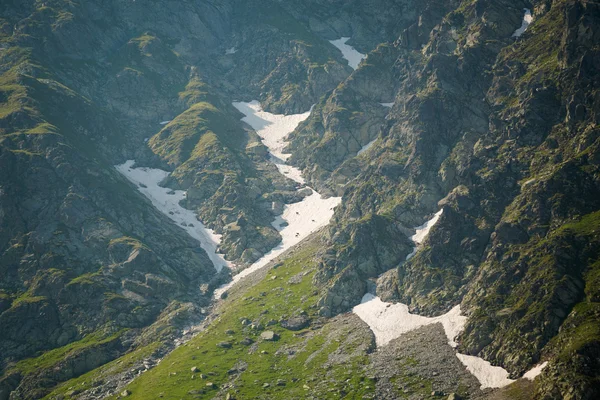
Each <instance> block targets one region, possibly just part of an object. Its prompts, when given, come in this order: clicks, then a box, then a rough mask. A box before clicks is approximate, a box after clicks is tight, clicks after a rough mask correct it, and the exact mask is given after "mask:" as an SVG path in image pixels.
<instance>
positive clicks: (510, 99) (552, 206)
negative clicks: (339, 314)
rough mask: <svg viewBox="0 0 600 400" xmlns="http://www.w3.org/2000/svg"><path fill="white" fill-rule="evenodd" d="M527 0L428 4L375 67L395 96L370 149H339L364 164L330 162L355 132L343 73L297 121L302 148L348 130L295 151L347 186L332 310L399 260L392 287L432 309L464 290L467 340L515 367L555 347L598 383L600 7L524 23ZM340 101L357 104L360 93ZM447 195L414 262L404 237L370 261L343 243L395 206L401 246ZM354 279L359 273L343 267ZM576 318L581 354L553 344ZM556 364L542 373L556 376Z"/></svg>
mask: <svg viewBox="0 0 600 400" xmlns="http://www.w3.org/2000/svg"><path fill="white" fill-rule="evenodd" d="M524 6H526V4H525V3H523V4H512V3H510V4H509V3H508V2H487V1H478V2H464V4H461V6H460V7H458V5H453V6H452V7H450V8H449V9H448V12H447V13H444V14H438V13H432V12H429V10H427V11H424V12H423V13H422V14H421V19H420V22H419V24H418V25H414V26H409V27H408V28H406V30H405V31H404V33H402V34H401V35H400V38H399V40H398V41H397V42H396V43H395V47H396V49H395V50H394V51H395V52H396V54H397V56H395V57H394V61H393V62H389V61H387V62H386V63H384V64H383V65H382V67H381V68H387V70H388V71H389V70H391V71H394V72H393V74H392V76H393V77H394V78H395V80H396V81H395V87H396V89H395V100H396V103H395V105H394V107H393V108H392V109H391V111H390V112H389V114H388V115H387V117H386V121H385V123H384V124H382V126H381V134H380V139H379V140H378V141H376V142H375V143H374V146H373V148H372V149H370V150H369V153H368V154H369V158H368V160H364V161H361V157H360V156H359V157H357V158H356V159H355V160H347V161H346V162H345V163H344V168H345V170H348V171H351V172H353V173H354V175H349V177H350V179H335V177H336V176H337V177H338V178H339V175H336V174H334V175H333V176H334V178H330V177H331V176H332V174H331V171H332V170H333V169H334V168H336V166H337V165H339V162H340V161H339V160H336V161H337V162H338V164H336V162H331V159H332V157H335V155H336V152H335V151H334V149H335V148H338V147H339V148H344V147H346V148H347V147H351V146H353V144H352V143H353V142H354V141H355V138H354V136H356V135H359V132H361V126H360V123H356V124H354V125H340V124H330V125H326V123H324V122H325V121H329V119H328V118H329V117H332V116H334V115H335V112H331V111H330V113H329V114H326V115H324V112H326V111H327V110H328V109H327V107H328V106H329V107H330V108H329V110H333V107H331V106H330V105H332V104H336V103H337V104H339V99H340V91H342V92H343V91H344V90H348V89H347V88H346V87H341V88H338V89H336V90H335V91H334V92H333V93H332V94H331V95H329V96H328V97H327V99H325V100H323V101H322V102H321V103H320V105H319V106H318V107H317V111H320V112H319V113H317V114H315V115H314V116H313V120H312V121H307V123H306V124H304V125H303V126H301V127H300V128H299V129H298V130H297V131H296V132H295V133H294V134H293V136H292V137H293V138H294V140H296V141H297V143H298V144H299V145H298V146H297V147H298V148H302V147H306V146H315V147H313V148H314V149H318V148H319V147H318V146H321V145H322V144H323V143H327V140H328V138H331V137H336V138H339V139H338V140H339V142H340V143H339V144H338V143H336V142H335V141H330V142H331V143H335V144H334V145H328V146H329V147H327V149H328V150H329V151H327V152H325V153H326V154H328V157H320V158H319V159H320V160H321V161H317V160H316V158H317V157H314V158H311V157H312V153H314V151H313V152H305V153H302V152H301V153H298V155H297V156H296V157H295V158H294V161H295V162H296V163H297V164H298V165H302V166H303V167H305V168H307V167H308V166H310V168H307V172H308V173H309V174H311V176H312V177H313V179H315V180H318V181H319V183H320V184H321V185H324V186H326V187H329V188H330V189H331V190H332V192H338V193H339V192H340V191H342V192H343V193H344V197H343V202H342V205H341V207H340V208H339V209H338V210H337V212H336V215H335V217H334V219H335V223H334V224H333V225H332V226H331V228H330V239H329V245H328V249H326V250H324V251H323V253H322V254H323V255H322V256H321V259H322V264H321V271H322V272H321V273H320V274H317V279H321V280H324V281H327V280H329V284H330V285H331V287H332V289H331V291H330V293H329V294H328V295H327V297H326V298H324V299H323V305H325V306H330V305H331V302H332V300H331V299H334V303H336V304H337V306H336V308H334V312H335V310H338V311H341V310H344V309H348V308H349V307H351V306H352V305H354V304H356V303H357V302H358V301H359V300H360V298H361V296H362V294H363V293H364V290H366V279H367V278H372V277H375V276H377V274H379V273H381V272H382V271H385V270H387V269H392V268H397V272H396V273H395V274H392V275H391V276H388V275H390V273H388V274H387V275H386V276H388V278H387V279H386V280H385V282H386V283H385V285H384V286H385V287H383V286H382V289H385V293H387V296H388V298H390V299H398V300H400V301H402V302H404V303H407V304H409V306H410V308H411V309H412V310H414V311H417V312H421V313H425V314H438V313H441V312H443V311H445V310H448V309H449V308H450V307H451V306H453V305H455V304H457V303H459V302H461V301H462V303H463V307H464V309H466V310H467V313H468V314H469V315H470V320H469V321H470V322H469V323H468V325H467V329H466V331H465V333H464V334H463V336H462V349H463V351H466V352H467V353H471V354H478V355H481V356H484V357H485V358H486V359H488V360H490V361H491V362H492V363H495V364H499V365H502V366H504V367H505V368H507V369H508V370H509V371H510V372H511V373H512V374H513V376H519V375H520V374H522V373H523V371H525V370H526V369H527V368H528V367H529V366H531V365H533V364H535V363H537V362H538V361H539V360H540V359H541V358H551V359H554V360H555V362H556V363H557V368H560V371H561V373H566V371H567V369H569V370H570V372H569V373H568V374H569V376H572V377H573V378H574V379H576V380H577V381H580V382H582V388H581V389H578V390H577V391H576V392H577V393H578V394H577V395H574V396H584V394H585V396H588V395H589V393H595V392H593V390H595V389H592V388H593V386H594V384H593V382H594V379H595V378H593V377H594V376H596V372H594V371H596V370H595V369H594V368H595V367H592V368H591V369H588V370H584V369H583V365H584V363H586V362H587V361H586V360H588V359H589V358H588V356H587V353H586V351H590V352H591V353H590V354H593V351H594V350H593V349H594V348H595V347H594V346H596V345H597V340H598V339H597V335H596V334H595V333H591V332H589V331H587V328H583V327H584V326H586V324H587V323H588V321H591V320H592V319H594V318H596V317H595V316H594V315H597V314H595V311H593V310H595V305H594V304H595V300H593V296H590V295H588V294H586V292H585V289H584V288H585V287H586V285H588V284H589V283H588V282H591V279H593V278H591V276H594V274H595V272H594V271H595V264H596V260H597V254H596V253H595V251H594V250H593V249H594V248H595V247H596V245H595V240H596V233H595V228H593V226H595V225H594V224H595V222H593V221H595V212H596V211H597V210H598V206H599V204H598V203H597V198H598V171H597V168H598V156H597V150H598V149H597V127H596V123H597V111H596V110H597V96H596V92H597V85H598V81H597V79H598V78H597V74H594V73H592V72H591V71H592V70H591V68H593V67H592V66H595V65H596V61H597V60H596V59H597V58H598V55H597V51H598V50H597V45H596V44H595V42H593V40H594V38H596V37H597V29H598V28H597V27H598V21H597V15H598V14H597V9H596V6H595V5H594V4H588V3H585V4H584V3H581V2H567V1H554V2H552V3H550V2H539V3H536V4H535V7H534V23H533V24H532V25H531V26H530V27H529V29H528V30H527V31H526V32H525V34H524V35H523V36H522V37H520V38H518V39H515V38H514V37H512V34H513V32H514V31H515V29H516V28H517V27H518V26H519V25H520V20H521V18H522V17H523V12H522V7H524ZM453 7H455V9H453ZM369 57H371V54H370V55H369ZM368 59H369V58H367V60H368ZM361 68H362V67H361ZM361 68H359V69H358V70H357V71H356V72H355V73H354V74H353V75H352V76H351V78H349V80H348V82H350V81H351V80H352V78H353V77H355V76H358V75H359V73H360V72H361ZM383 75H384V76H385V73H384V74H383ZM367 76H368V75H367ZM370 78H371V79H374V80H377V79H378V77H370ZM584 93H585V95H584ZM349 97H350V98H353V99H354V98H359V99H360V98H361V97H360V96H349ZM346 105H347V110H345V112H347V113H348V114H349V115H351V114H352V113H357V112H360V111H362V109H364V105H363V104H359V103H354V104H352V103H350V102H347V103H346ZM321 110H324V111H321ZM331 121H335V119H333V118H331ZM327 129H330V130H331V131H333V132H327ZM346 131H347V133H346ZM323 138H325V139H323ZM293 143H294V142H292V146H293V145H294V144H293ZM292 146H291V148H293V147H292ZM340 158H343V157H340ZM315 163H316V164H317V165H318V166H317V167H315V166H314V165H315ZM319 163H320V164H319ZM324 170H325V171H326V172H323V171H324ZM313 171H315V172H313ZM327 179H330V180H329V181H327ZM439 208H443V209H444V212H443V214H442V216H441V217H440V219H439V221H438V222H437V224H436V225H435V226H434V227H433V229H432V230H431V232H430V235H429V237H428V239H427V240H426V242H425V243H424V244H423V247H422V249H421V251H419V252H418V253H417V255H416V256H415V257H413V258H412V259H411V260H410V261H408V262H404V259H403V257H401V254H400V253H402V255H405V254H407V249H408V246H407V247H406V248H405V249H403V250H401V251H400V253H398V255H397V256H396V257H390V258H384V259H383V260H384V262H383V263H382V265H380V266H379V268H378V270H377V271H375V270H373V271H367V272H366V273H364V272H365V271H364V270H362V272H361V269H360V268H359V267H357V263H355V262H354V257H353V256H352V254H353V253H352V252H349V251H348V250H347V249H352V250H353V251H355V252H356V253H358V254H360V255H361V257H366V254H368V253H369V252H370V251H371V250H369V248H370V247H369V246H368V245H364V244H360V241H356V240H354V234H356V233H357V232H361V231H362V230H364V229H368V228H367V227H368V226H369V224H370V222H368V221H371V220H372V219H373V218H376V217H379V218H381V217H386V218H387V219H388V221H389V224H391V225H395V226H397V227H398V228H397V229H398V234H397V236H398V237H399V239H397V240H394V241H388V242H386V241H382V246H383V247H384V248H386V250H382V249H379V250H378V252H382V251H383V252H385V251H388V252H390V251H392V252H393V251H395V250H393V249H397V248H398V246H399V243H402V240H403V238H404V237H406V235H410V234H411V233H410V232H411V227H414V226H418V225H420V224H421V223H423V221H424V219H425V218H427V217H428V215H431V214H433V212H435V211H437V210H438V209H439ZM572 221H574V222H573V223H574V225H569V223H571V222H572ZM583 226H592V228H590V229H584V228H583ZM578 238H581V239H578ZM336 265H339V266H347V269H344V268H340V267H335V266H336ZM348 280H350V281H354V282H355V284H354V285H348V284H339V283H338V282H339V281H348ZM361 282H362V283H361ZM361 291H362V292H361ZM345 305H347V306H348V307H345ZM583 310H585V312H584V311H583ZM572 313H574V314H573V315H571V314H572ZM582 314H583V315H582ZM577 315H579V316H580V317H575V316H577ZM568 321H569V322H568ZM572 321H577V322H572ZM577 324H581V327H582V328H581V330H580V331H578V332H577V337H578V339H574V342H573V347H570V348H569V349H570V351H571V352H572V353H571V354H575V355H577V356H576V357H580V358H578V359H577V361H573V362H571V363H568V364H567V363H565V362H564V361H559V359H558V358H552V357H557V356H556V354H557V353H556V352H557V351H558V350H556V349H557V347H555V346H556V345H555V341H560V340H563V341H564V340H565V339H564V336H562V335H561V334H559V331H560V330H561V329H565V330H566V329H570V332H574V330H573V329H577V328H575V326H576V325H577ZM561 327H564V328H561ZM567 327H570V328H567ZM584 331H585V332H586V333H584ZM557 334H558V336H557ZM553 338H554V339H553ZM559 338H563V339H559ZM584 349H585V350H584ZM563 356H564V353H563ZM558 365H560V366H558ZM567 365H568V366H567ZM592 365H595V364H594V363H593V362H592ZM549 371H551V370H549ZM553 371H554V372H548V374H552V373H553V374H554V376H555V377H556V374H557V373H558V372H557V371H558V370H556V369H555V370H553ZM575 377H576V378H575ZM557 382H558V381H557ZM561 382H564V381H561ZM538 388H539V390H538V392H539V394H540V396H541V395H544V396H564V395H565V393H566V392H565V391H566V390H571V389H566V385H565V384H564V383H556V385H555V384H552V385H550V386H548V380H546V381H545V383H544V385H540V386H539V387H538ZM573 398H579V397H573ZM582 398H585V397H582Z"/></svg>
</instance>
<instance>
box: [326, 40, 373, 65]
mask: <svg viewBox="0 0 600 400" xmlns="http://www.w3.org/2000/svg"><path fill="white" fill-rule="evenodd" d="M348 40H350V38H349V37H343V38H340V39H337V40H330V41H329V43H331V44H332V45H334V46H335V47H337V48H338V49H340V51H341V52H342V56H343V57H344V58H345V59H346V60H348V65H349V66H350V67H351V68H352V69H356V68H358V64H360V62H361V61H362V60H363V59H364V58H366V57H367V56H366V55H364V54H362V53H359V52H358V51H357V50H356V49H355V48H354V47H352V46H350V45H348V44H346V42H347V41H348Z"/></svg>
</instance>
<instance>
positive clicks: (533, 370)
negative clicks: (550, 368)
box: [523, 361, 548, 381]
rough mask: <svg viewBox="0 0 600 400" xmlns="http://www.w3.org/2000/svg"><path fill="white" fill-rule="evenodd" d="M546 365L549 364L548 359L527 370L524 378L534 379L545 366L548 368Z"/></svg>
mask: <svg viewBox="0 0 600 400" xmlns="http://www.w3.org/2000/svg"><path fill="white" fill-rule="evenodd" d="M546 365H548V361H544V362H543V363H541V364H538V365H536V366H535V367H533V368H531V369H530V370H529V371H527V372H525V375H523V378H525V379H529V380H530V381H532V380H534V379H535V378H536V377H537V376H538V375H539V374H541V373H542V371H543V370H544V368H546Z"/></svg>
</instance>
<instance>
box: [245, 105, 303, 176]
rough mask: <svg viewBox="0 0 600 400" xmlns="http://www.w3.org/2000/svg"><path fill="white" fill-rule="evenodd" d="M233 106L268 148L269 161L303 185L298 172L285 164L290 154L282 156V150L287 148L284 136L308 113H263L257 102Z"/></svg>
mask: <svg viewBox="0 0 600 400" xmlns="http://www.w3.org/2000/svg"><path fill="white" fill-rule="evenodd" d="M233 106H234V107H235V108H237V109H238V110H239V111H240V112H241V113H242V114H244V115H245V117H244V118H242V121H244V122H246V123H247V124H248V125H250V126H251V127H252V128H253V129H254V130H255V131H256V133H257V134H258V136H260V138H261V139H262V142H263V143H264V145H265V146H267V147H268V148H269V153H270V154H271V161H272V162H273V164H275V165H276V166H277V169H279V172H281V173H282V174H284V175H285V176H287V177H288V178H290V179H292V180H294V181H296V182H298V183H304V179H303V178H302V173H301V172H300V170H299V169H298V168H294V167H292V166H290V165H287V164H286V163H285V161H286V160H287V159H288V158H289V156H290V155H291V154H284V153H283V149H284V148H285V147H286V146H287V142H286V141H285V138H286V136H287V135H288V134H289V133H290V132H292V131H293V130H294V129H296V127H297V126H298V124H299V123H300V122H302V121H304V120H305V119H306V118H308V116H309V115H310V111H308V112H305V113H303V114H294V115H282V114H271V113H268V112H266V111H263V110H262V108H261V106H260V103H259V102H258V101H253V102H251V103H240V102H235V103H233Z"/></svg>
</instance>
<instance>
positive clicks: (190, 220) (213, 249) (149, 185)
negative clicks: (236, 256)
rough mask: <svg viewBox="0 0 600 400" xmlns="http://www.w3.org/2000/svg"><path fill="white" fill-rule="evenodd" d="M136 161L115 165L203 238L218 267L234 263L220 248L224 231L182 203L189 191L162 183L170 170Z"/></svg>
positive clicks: (189, 230) (179, 222)
mask: <svg viewBox="0 0 600 400" xmlns="http://www.w3.org/2000/svg"><path fill="white" fill-rule="evenodd" d="M134 163H135V161H134V160H128V161H126V162H125V163H124V164H121V165H116V166H115V168H116V169H117V171H119V172H120V173H121V174H123V175H124V176H125V177H126V178H127V179H129V180H130V181H131V182H133V183H134V184H135V185H136V186H137V187H138V190H139V191H140V192H141V193H142V194H143V195H144V196H146V197H147V198H148V199H149V200H150V201H151V202H152V205H154V207H156V208H157V209H158V210H159V211H160V212H162V213H163V214H165V215H166V216H167V217H169V218H170V219H171V220H173V221H174V222H175V223H176V224H177V225H179V226H181V227H182V228H183V229H185V231H186V232H187V233H188V234H189V235H190V236H191V237H193V238H194V239H196V240H198V241H199V242H200V246H201V247H202V248H203V249H204V250H205V251H206V253H207V254H208V257H209V258H210V260H211V261H212V262H213V264H214V266H215V269H216V270H217V271H220V270H221V269H222V268H223V267H229V266H230V265H231V263H229V262H228V261H226V260H225V259H224V258H223V255H222V254H219V253H218V252H217V247H218V245H219V242H220V241H221V235H217V234H215V233H214V232H213V231H212V230H210V229H208V228H206V227H205V226H204V225H203V224H202V223H201V222H200V221H199V220H198V218H196V214H194V212H193V211H191V210H188V209H185V208H183V207H182V206H180V205H179V202H180V201H181V200H183V199H184V198H185V196H186V192H185V191H183V190H171V189H169V188H164V187H161V186H160V185H159V184H160V182H161V181H162V180H163V179H165V178H166V177H167V176H168V175H169V173H168V172H167V171H163V170H161V169H155V168H132V166H133V164H134Z"/></svg>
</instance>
